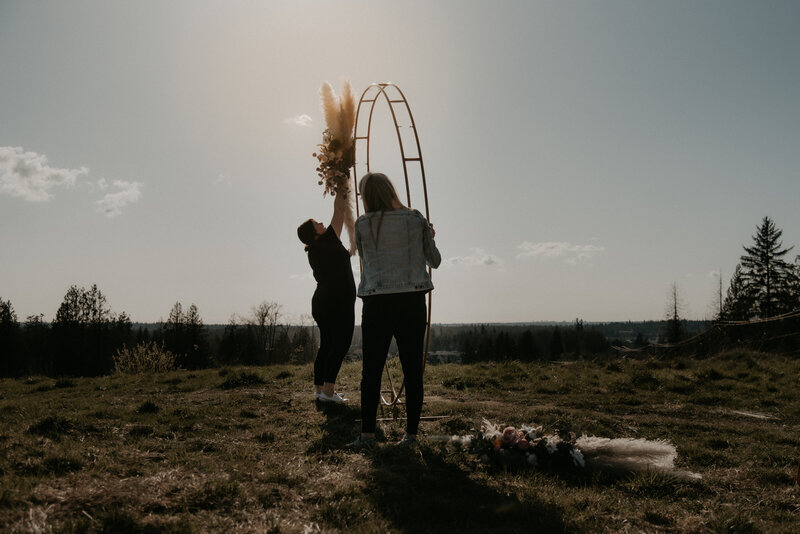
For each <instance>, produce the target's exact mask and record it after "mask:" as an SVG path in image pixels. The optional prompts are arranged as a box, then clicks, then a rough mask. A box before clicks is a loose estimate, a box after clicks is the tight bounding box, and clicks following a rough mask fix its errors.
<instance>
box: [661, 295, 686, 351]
mask: <svg viewBox="0 0 800 534" xmlns="http://www.w3.org/2000/svg"><path fill="white" fill-rule="evenodd" d="M681 308H682V304H681V299H680V297H679V295H678V284H672V287H671V288H670V299H669V307H668V308H667V321H666V323H664V334H663V335H664V341H666V342H667V343H677V342H679V341H680V340H681V339H683V338H684V328H683V322H682V319H681V317H680V313H681Z"/></svg>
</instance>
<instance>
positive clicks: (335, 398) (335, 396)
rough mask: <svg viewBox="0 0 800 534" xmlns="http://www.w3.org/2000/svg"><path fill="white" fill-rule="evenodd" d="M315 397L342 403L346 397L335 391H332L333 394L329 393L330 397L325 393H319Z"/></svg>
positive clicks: (324, 400) (345, 400)
mask: <svg viewBox="0 0 800 534" xmlns="http://www.w3.org/2000/svg"><path fill="white" fill-rule="evenodd" d="M317 398H318V399H319V400H321V401H322V402H335V403H336V404H344V403H345V402H347V399H345V398H344V397H342V396H341V395H339V394H338V393H336V392H335V391H334V392H333V395H331V396H330V397H329V396H327V395H325V393H320V394H319V396H318V397H317Z"/></svg>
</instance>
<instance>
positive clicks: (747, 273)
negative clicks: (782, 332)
mask: <svg viewBox="0 0 800 534" xmlns="http://www.w3.org/2000/svg"><path fill="white" fill-rule="evenodd" d="M782 235H783V230H781V229H779V228H778V227H776V226H775V223H774V222H773V221H772V219H770V218H769V217H764V219H763V220H762V222H761V225H760V226H759V227H758V228H757V230H756V235H754V236H753V241H754V243H753V246H751V247H744V250H745V252H746V254H744V255H743V256H742V257H741V264H740V265H741V275H742V281H743V282H744V284H745V286H747V288H748V291H747V293H750V294H752V296H753V299H754V302H753V308H752V310H751V312H750V317H753V316H758V317H761V318H766V317H772V316H775V315H778V314H781V313H786V312H788V311H792V310H793V309H795V308H796V307H798V305H799V304H800V302H798V295H797V294H796V293H795V292H794V290H793V289H794V285H795V284H796V283H797V281H796V277H797V272H796V270H795V267H794V266H793V265H791V264H790V263H788V262H786V261H785V260H784V259H783V257H784V256H786V254H788V253H789V251H790V250H792V249H793V248H794V247H789V248H783V243H782V242H781V236H782ZM750 317H747V318H750Z"/></svg>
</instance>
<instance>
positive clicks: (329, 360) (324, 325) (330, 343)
mask: <svg viewBox="0 0 800 534" xmlns="http://www.w3.org/2000/svg"><path fill="white" fill-rule="evenodd" d="M313 316H314V320H315V321H316V322H317V325H318V326H319V350H318V351H317V359H316V360H314V385H315V386H322V385H323V384H324V383H325V382H330V383H331V384H333V383H335V382H336V377H337V376H338V375H339V369H341V368H342V362H343V361H344V357H345V355H346V354H347V351H348V350H349V349H350V343H351V342H352V341H353V328H354V326H355V322H356V318H355V311H354V310H353V305H352V304H350V305H348V306H341V307H339V313H338V314H331V313H319V312H315V313H313Z"/></svg>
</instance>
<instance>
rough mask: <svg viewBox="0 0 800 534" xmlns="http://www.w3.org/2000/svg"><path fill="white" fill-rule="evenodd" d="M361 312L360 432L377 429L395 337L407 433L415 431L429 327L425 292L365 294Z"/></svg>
mask: <svg viewBox="0 0 800 534" xmlns="http://www.w3.org/2000/svg"><path fill="white" fill-rule="evenodd" d="M363 300H364V306H363V308H362V314H361V334H362V336H363V352H364V362H363V367H362V371H361V431H362V432H363V433H365V434H371V433H373V432H375V419H376V417H377V414H378V402H379V400H380V393H381V378H382V375H383V367H384V365H385V364H386V355H387V353H388V352H389V345H390V344H391V342H392V336H394V338H395V340H396V341H397V349H398V351H399V353H400V364H401V365H402V366H403V380H404V381H405V393H406V416H407V418H408V419H407V420H406V433H408V434H416V433H417V429H418V427H419V418H420V415H421V414H422V397H423V388H422V353H423V350H424V343H425V328H426V326H427V321H428V318H427V308H426V306H425V293H392V294H388V295H375V296H372V297H364V299H363Z"/></svg>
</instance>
